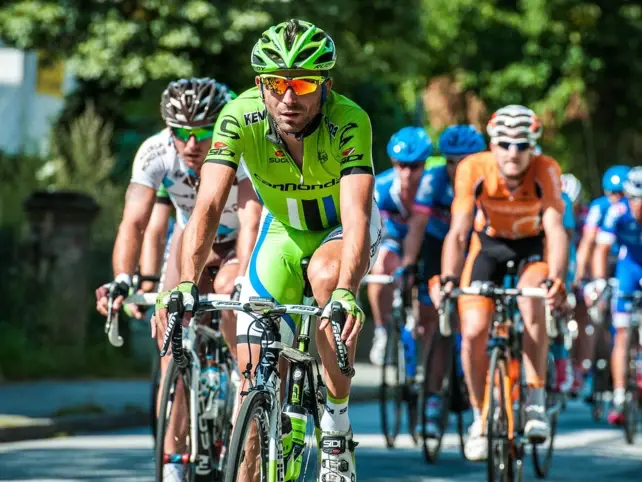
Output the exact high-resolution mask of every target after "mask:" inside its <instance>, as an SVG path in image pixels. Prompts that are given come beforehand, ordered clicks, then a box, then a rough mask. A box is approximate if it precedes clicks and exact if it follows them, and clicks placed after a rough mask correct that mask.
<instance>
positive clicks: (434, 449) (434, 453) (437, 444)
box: [421, 331, 455, 464]
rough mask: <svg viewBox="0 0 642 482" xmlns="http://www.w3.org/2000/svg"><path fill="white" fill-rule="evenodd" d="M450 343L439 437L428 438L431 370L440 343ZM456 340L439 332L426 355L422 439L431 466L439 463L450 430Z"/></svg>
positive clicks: (433, 338)
mask: <svg viewBox="0 0 642 482" xmlns="http://www.w3.org/2000/svg"><path fill="white" fill-rule="evenodd" d="M442 340H443V341H444V342H448V349H447V350H446V353H447V356H446V357H445V360H444V370H443V373H444V376H443V378H442V380H441V387H440V390H439V393H438V395H439V397H440V400H441V413H440V417H439V436H438V437H437V438H433V437H428V434H427V433H426V426H427V423H428V418H427V408H428V400H429V398H430V397H428V396H427V395H428V394H430V382H431V381H432V380H431V376H430V374H431V370H430V368H431V367H432V363H433V357H434V356H435V353H436V352H437V349H438V347H439V343H440V342H441V341H442ZM454 346H455V344H454V339H453V335H452V334H451V335H450V336H448V337H444V336H442V335H441V333H440V332H439V331H436V332H435V334H434V336H433V337H432V340H431V343H430V348H429V350H428V352H427V353H426V357H425V363H424V383H423V387H422V390H421V401H422V403H421V439H422V445H423V454H424V460H425V461H426V462H427V463H429V464H434V463H435V462H436V461H437V458H438V456H439V451H440V450H441V443H442V441H443V438H444V433H445V432H446V428H448V416H449V413H450V406H451V401H452V395H453V384H452V380H453V367H454V356H455V352H454Z"/></svg>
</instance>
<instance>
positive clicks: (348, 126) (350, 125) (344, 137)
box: [339, 122, 358, 149]
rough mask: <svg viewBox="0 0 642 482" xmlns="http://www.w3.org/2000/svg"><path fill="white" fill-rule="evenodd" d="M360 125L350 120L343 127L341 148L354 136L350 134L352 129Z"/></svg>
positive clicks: (340, 140) (340, 138)
mask: <svg viewBox="0 0 642 482" xmlns="http://www.w3.org/2000/svg"><path fill="white" fill-rule="evenodd" d="M357 127H358V126H357V124H355V123H354V122H349V123H348V124H346V125H345V126H343V128H342V129H341V137H339V149H343V147H344V146H345V145H346V144H347V143H348V142H350V141H351V140H352V138H353V137H354V136H353V135H349V134H348V133H349V132H350V131H351V130H352V129H356V128H357Z"/></svg>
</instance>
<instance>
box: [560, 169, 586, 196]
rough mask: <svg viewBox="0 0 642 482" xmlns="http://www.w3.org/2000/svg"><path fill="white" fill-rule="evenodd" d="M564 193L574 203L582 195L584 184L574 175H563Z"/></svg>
mask: <svg viewBox="0 0 642 482" xmlns="http://www.w3.org/2000/svg"><path fill="white" fill-rule="evenodd" d="M562 191H563V192H565V193H566V195H567V196H568V197H569V198H570V200H571V202H573V203H574V202H575V201H577V199H578V198H579V197H580V194H581V193H582V183H581V182H580V180H579V179H578V178H576V177H575V176H574V175H573V174H562Z"/></svg>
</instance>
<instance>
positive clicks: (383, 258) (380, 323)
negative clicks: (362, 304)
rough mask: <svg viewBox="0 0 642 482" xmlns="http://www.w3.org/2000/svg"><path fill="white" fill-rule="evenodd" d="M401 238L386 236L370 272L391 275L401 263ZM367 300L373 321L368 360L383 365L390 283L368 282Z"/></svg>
mask: <svg viewBox="0 0 642 482" xmlns="http://www.w3.org/2000/svg"><path fill="white" fill-rule="evenodd" d="M401 242H402V241H401V240H399V239H396V238H392V237H386V238H384V240H383V241H382V243H381V250H380V251H379V256H377V260H376V261H375V263H374V265H373V266H372V269H371V270H370V272H371V273H372V274H387V275H391V274H393V273H394V271H395V270H396V269H397V268H398V267H399V266H400V265H401ZM367 290H368V300H369V302H370V309H371V310H372V318H373V319H374V323H375V332H374V339H373V341H372V348H371V350H370V362H371V363H372V364H374V365H378V366H380V365H383V362H384V358H385V352H386V341H387V325H388V320H389V318H390V312H391V308H392V293H393V290H394V287H393V286H392V285H384V284H380V283H370V284H369V285H368V287H367Z"/></svg>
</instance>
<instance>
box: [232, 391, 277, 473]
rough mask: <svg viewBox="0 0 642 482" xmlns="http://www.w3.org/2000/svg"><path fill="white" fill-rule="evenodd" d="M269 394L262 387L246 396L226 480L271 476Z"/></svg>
mask: <svg viewBox="0 0 642 482" xmlns="http://www.w3.org/2000/svg"><path fill="white" fill-rule="evenodd" d="M270 405H271V403H270V394H268V393H267V392H262V391H259V390H254V391H251V392H250V393H248V394H247V396H246V397H245V400H244V401H243V404H242V405H241V410H240V411H239V416H238V418H237V419H236V423H235V425H234V431H233V432H232V440H231V441H230V449H229V453H228V457H227V467H226V469H225V479H224V480H225V482H237V481H244V482H245V481H252V482H264V481H267V479H268V457H269V442H270V432H269V430H270Z"/></svg>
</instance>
